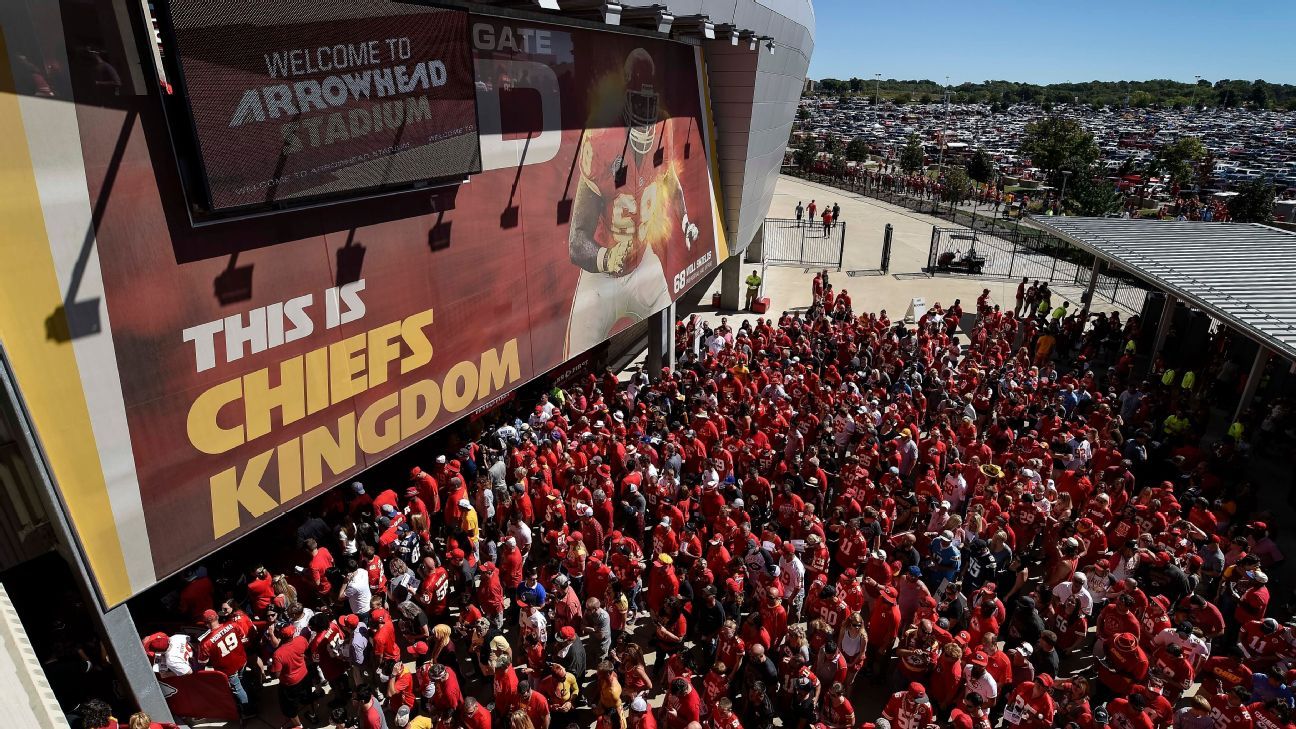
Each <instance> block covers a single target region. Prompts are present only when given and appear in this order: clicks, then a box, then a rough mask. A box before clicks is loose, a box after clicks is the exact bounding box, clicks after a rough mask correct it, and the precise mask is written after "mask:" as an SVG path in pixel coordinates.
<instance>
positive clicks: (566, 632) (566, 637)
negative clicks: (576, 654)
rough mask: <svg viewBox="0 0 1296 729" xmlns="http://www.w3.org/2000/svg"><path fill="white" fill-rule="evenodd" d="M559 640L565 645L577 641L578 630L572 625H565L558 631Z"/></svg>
mask: <svg viewBox="0 0 1296 729" xmlns="http://www.w3.org/2000/svg"><path fill="white" fill-rule="evenodd" d="M558 640H561V641H563V642H564V643H568V642H571V641H573V640H576V629H575V628H573V627H572V626H570V625H564V626H563V627H562V628H561V629H559V630H558Z"/></svg>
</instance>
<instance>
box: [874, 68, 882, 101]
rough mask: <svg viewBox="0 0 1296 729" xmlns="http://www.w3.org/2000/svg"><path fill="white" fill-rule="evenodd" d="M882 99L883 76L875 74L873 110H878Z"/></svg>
mask: <svg viewBox="0 0 1296 729" xmlns="http://www.w3.org/2000/svg"><path fill="white" fill-rule="evenodd" d="M881 98H882V74H880V73H875V74H873V108H874V109H876V108H877V105H878V101H879V100H880V99H881Z"/></svg>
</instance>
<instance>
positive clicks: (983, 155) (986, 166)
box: [967, 147, 995, 183]
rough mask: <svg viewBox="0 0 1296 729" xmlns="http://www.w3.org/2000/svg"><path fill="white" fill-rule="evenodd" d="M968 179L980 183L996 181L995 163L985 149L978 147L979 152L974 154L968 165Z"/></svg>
mask: <svg viewBox="0 0 1296 729" xmlns="http://www.w3.org/2000/svg"><path fill="white" fill-rule="evenodd" d="M967 174H968V177H971V178H972V179H974V180H976V181H977V182H980V183H986V182H989V181H990V180H992V179H994V176H995V163H994V160H993V159H991V157H990V153H989V152H987V151H985V149H984V148H982V147H978V148H977V151H975V152H973V153H972V159H969V160H968V164H967Z"/></svg>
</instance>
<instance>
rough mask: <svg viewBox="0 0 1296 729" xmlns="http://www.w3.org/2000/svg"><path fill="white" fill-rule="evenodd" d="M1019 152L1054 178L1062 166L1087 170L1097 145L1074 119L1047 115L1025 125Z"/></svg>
mask: <svg viewBox="0 0 1296 729" xmlns="http://www.w3.org/2000/svg"><path fill="white" fill-rule="evenodd" d="M1021 152H1022V154H1024V155H1026V156H1028V157H1030V158H1031V162H1032V163H1033V164H1034V165H1035V166H1036V167H1038V168H1040V169H1041V170H1044V171H1045V172H1047V173H1049V176H1050V179H1053V178H1056V177H1057V176H1058V173H1059V172H1060V171H1061V170H1062V169H1063V168H1064V167H1066V168H1069V169H1073V170H1075V169H1088V167H1089V166H1090V165H1092V164H1093V163H1094V162H1095V161H1097V159H1098V145H1097V144H1095V143H1094V139H1093V135H1092V134H1090V133H1089V132H1086V131H1085V130H1084V127H1082V126H1080V122H1078V121H1076V120H1075V119H1068V118H1066V117H1063V116H1056V115H1055V116H1048V117H1045V118H1043V119H1040V120H1038V121H1033V122H1031V123H1029V124H1027V125H1026V132H1025V134H1024V135H1023V136H1022V143H1021Z"/></svg>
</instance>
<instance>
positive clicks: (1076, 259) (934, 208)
mask: <svg viewBox="0 0 1296 729" xmlns="http://www.w3.org/2000/svg"><path fill="white" fill-rule="evenodd" d="M787 174H789V175H791V176H793V177H799V178H801V179H804V180H808V181H810V182H817V183H819V184H822V185H828V186H830V187H835V188H837V189H839V190H842V191H845V192H851V193H855V194H857V195H863V196H865V197H871V198H873V199H876V200H881V201H883V202H887V203H891V204H892V205H897V206H900V207H903V208H906V209H908V210H912V211H913V212H915V213H922V214H924V215H931V216H933V217H937V218H940V219H942V220H948V221H950V222H951V223H953V224H955V225H961V226H966V227H962V228H954V227H935V228H933V229H932V242H931V249H930V251H929V252H928V260H927V268H926V272H927V273H929V274H931V275H936V274H967V275H975V276H981V277H991V278H1010V279H1014V280H1018V279H1022V278H1027V279H1030V280H1031V281H1048V282H1049V285H1050V286H1054V287H1057V286H1059V285H1060V286H1075V287H1079V289H1080V290H1081V291H1083V290H1085V289H1086V288H1087V287H1088V285H1089V278H1090V276H1091V275H1092V272H1093V261H1094V257H1093V255H1091V254H1089V253H1087V252H1085V251H1083V250H1081V249H1079V248H1077V247H1075V246H1073V245H1071V243H1070V242H1068V241H1065V240H1063V239H1061V238H1058V237H1057V236H1054V235H1051V234H1049V233H1046V232H1044V231H1042V230H1039V229H1038V228H1032V227H1030V226H1022V224H1021V220H1020V219H1006V218H1000V217H998V216H997V215H996V209H995V208H993V207H991V206H988V205H987V206H985V207H983V208H981V209H980V210H967V209H965V208H962V207H959V206H958V205H957V204H955V203H952V202H949V201H945V200H940V199H939V198H938V197H937V196H936V195H934V194H931V193H918V192H913V191H911V190H909V189H908V188H907V186H906V185H905V184H904V179H903V178H901V177H891V178H890V182H889V183H887V182H885V181H884V180H883V178H881V177H867V176H857V177H836V176H832V175H823V174H819V173H817V172H801V171H799V170H798V171H792V172H788V173H787ZM998 209H999V210H1003V207H1002V206H1000V207H999V208H998ZM1147 293H1148V286H1147V284H1145V283H1143V282H1142V281H1139V280H1138V279H1137V278H1134V277H1132V276H1129V275H1126V274H1125V273H1123V272H1121V271H1112V270H1110V269H1109V270H1105V271H1103V272H1101V273H1100V274H1099V276H1098V282H1097V285H1096V286H1095V288H1094V295H1095V297H1097V298H1100V299H1105V300H1107V301H1109V302H1111V303H1112V304H1115V305H1117V306H1120V307H1122V308H1124V309H1126V310H1127V311H1132V312H1140V311H1142V310H1143V302H1144V300H1145V299H1146V298H1147Z"/></svg>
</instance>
